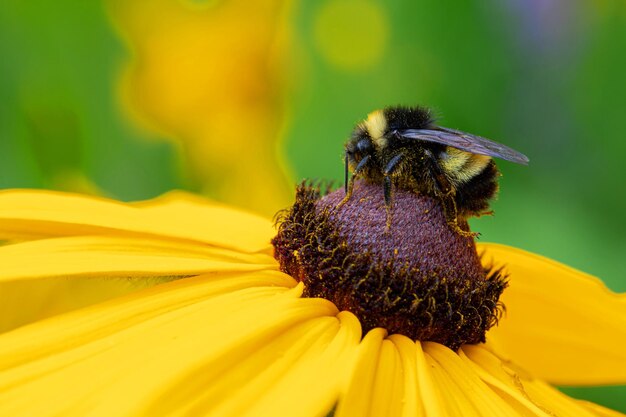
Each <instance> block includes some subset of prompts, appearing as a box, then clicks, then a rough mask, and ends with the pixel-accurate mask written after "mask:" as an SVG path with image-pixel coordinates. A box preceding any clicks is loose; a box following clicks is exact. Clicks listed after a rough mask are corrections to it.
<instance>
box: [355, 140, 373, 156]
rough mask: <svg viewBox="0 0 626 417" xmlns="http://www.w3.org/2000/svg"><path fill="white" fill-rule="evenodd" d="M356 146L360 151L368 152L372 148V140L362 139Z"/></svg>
mask: <svg viewBox="0 0 626 417" xmlns="http://www.w3.org/2000/svg"><path fill="white" fill-rule="evenodd" d="M356 148H357V150H358V151H359V152H361V153H365V154H368V153H370V152H371V150H372V142H371V141H370V140H369V139H361V140H360V141H359V142H358V143H357V144H356Z"/></svg>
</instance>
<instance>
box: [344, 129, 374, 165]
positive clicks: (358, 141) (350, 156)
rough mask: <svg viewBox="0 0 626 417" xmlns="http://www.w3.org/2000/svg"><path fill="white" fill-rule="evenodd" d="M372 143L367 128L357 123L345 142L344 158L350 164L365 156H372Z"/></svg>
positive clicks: (356, 162)
mask: <svg viewBox="0 0 626 417" xmlns="http://www.w3.org/2000/svg"><path fill="white" fill-rule="evenodd" d="M373 154H374V144H373V143H372V138H371V137H370V135H369V132H368V131H367V129H366V128H365V127H364V126H362V125H359V126H357V127H356V128H355V129H354V131H353V132H352V136H351V137H350V139H349V140H348V142H347V143H346V159H347V161H348V163H349V164H350V165H355V164H358V163H359V162H360V161H361V160H362V159H363V158H365V157H366V156H368V155H369V156H373Z"/></svg>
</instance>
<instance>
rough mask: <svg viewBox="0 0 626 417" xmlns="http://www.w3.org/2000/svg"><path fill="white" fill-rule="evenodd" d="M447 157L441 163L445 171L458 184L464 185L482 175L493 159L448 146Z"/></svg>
mask: <svg viewBox="0 0 626 417" xmlns="http://www.w3.org/2000/svg"><path fill="white" fill-rule="evenodd" d="M446 154H447V157H442V158H441V159H440V163H441V165H442V167H443V169H444V171H445V172H446V173H447V174H448V176H450V177H452V178H451V179H452V180H453V181H454V182H455V183H457V184H463V183H466V182H468V181H469V180H471V179H472V178H474V177H475V176H476V175H478V174H480V173H481V172H482V171H483V169H485V167H486V166H487V164H488V163H489V161H490V160H491V157H489V156H486V155H476V154H473V153H469V152H465V151H462V150H460V149H456V148H452V147H450V146H448V147H447V148H446Z"/></svg>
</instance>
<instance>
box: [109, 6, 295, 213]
mask: <svg viewBox="0 0 626 417" xmlns="http://www.w3.org/2000/svg"><path fill="white" fill-rule="evenodd" d="M109 5H110V7H109V10H110V14H111V16H112V19H113V21H114V22H115V24H116V25H117V26H118V28H119V31H120V32H121V33H122V35H123V37H124V38H125V40H126V41H127V43H128V45H129V46H130V48H131V50H132V53H133V57H132V59H131V61H130V62H128V64H127V66H126V67H125V68H124V72H123V76H122V79H121V92H122V97H123V101H124V105H125V107H126V109H127V110H128V111H129V112H130V114H131V115H132V116H133V118H134V120H135V121H136V122H138V123H139V124H141V125H142V126H144V127H147V128H148V129H150V130H152V131H156V132H158V133H160V134H164V135H166V136H168V137H171V138H175V139H177V140H179V141H180V143H181V145H182V149H183V155H184V156H185V165H186V168H188V169H189V170H190V174H191V176H192V177H193V178H194V180H195V181H196V182H198V183H199V184H200V185H201V188H202V190H203V191H205V192H206V193H207V194H209V195H210V196H212V197H214V198H217V199H219V200H221V201H225V202H228V203H232V204H236V205H238V206H241V207H247V208H249V209H252V210H254V211H257V212H260V213H264V214H267V215H271V214H273V213H274V212H276V210H278V209H280V208H283V207H285V206H287V205H288V203H289V201H290V200H291V196H292V193H293V190H292V188H293V187H292V184H291V181H289V180H288V178H287V176H286V174H285V170H284V169H283V168H284V167H283V164H282V163H281V161H279V156H278V142H279V140H280V139H281V133H282V132H281V130H282V129H283V126H284V123H285V120H284V119H285V111H284V106H283V85H285V84H286V82H285V80H284V77H285V74H284V71H283V66H282V65H281V62H280V60H281V59H284V58H285V55H286V51H287V41H288V37H287V25H286V22H287V19H286V17H287V13H288V12H289V10H288V9H287V7H286V3H285V2H282V1H279V0H258V1H257V0H253V1H243V0H236V1H218V2H210V3H208V5H207V6H206V7H198V5H197V4H193V2H185V1H181V0H150V1H148V0H132V1H131V0H111V1H109Z"/></svg>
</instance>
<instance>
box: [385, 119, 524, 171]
mask: <svg viewBox="0 0 626 417" xmlns="http://www.w3.org/2000/svg"><path fill="white" fill-rule="evenodd" d="M396 134H398V135H399V136H401V137H403V138H406V139H418V140H423V141H426V142H434V143H440V144H442V145H447V146H452V147H453V148H457V149H460V150H462V151H466V152H470V153H475V154H478V155H487V156H493V157H496V158H501V159H504V160H507V161H511V162H515V163H517V164H522V165H528V158H527V157H526V155H524V154H522V153H520V152H517V151H516V150H514V149H511V148H509V147H508V146H504V145H502V144H501V143H497V142H494V141H492V140H489V139H485V138H482V137H480V136H475V135H471V134H469V133H465V132H461V131H460V130H454V129H448V128H446V127H439V126H437V127H436V128H435V129H405V130H398V131H397V132H396Z"/></svg>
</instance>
